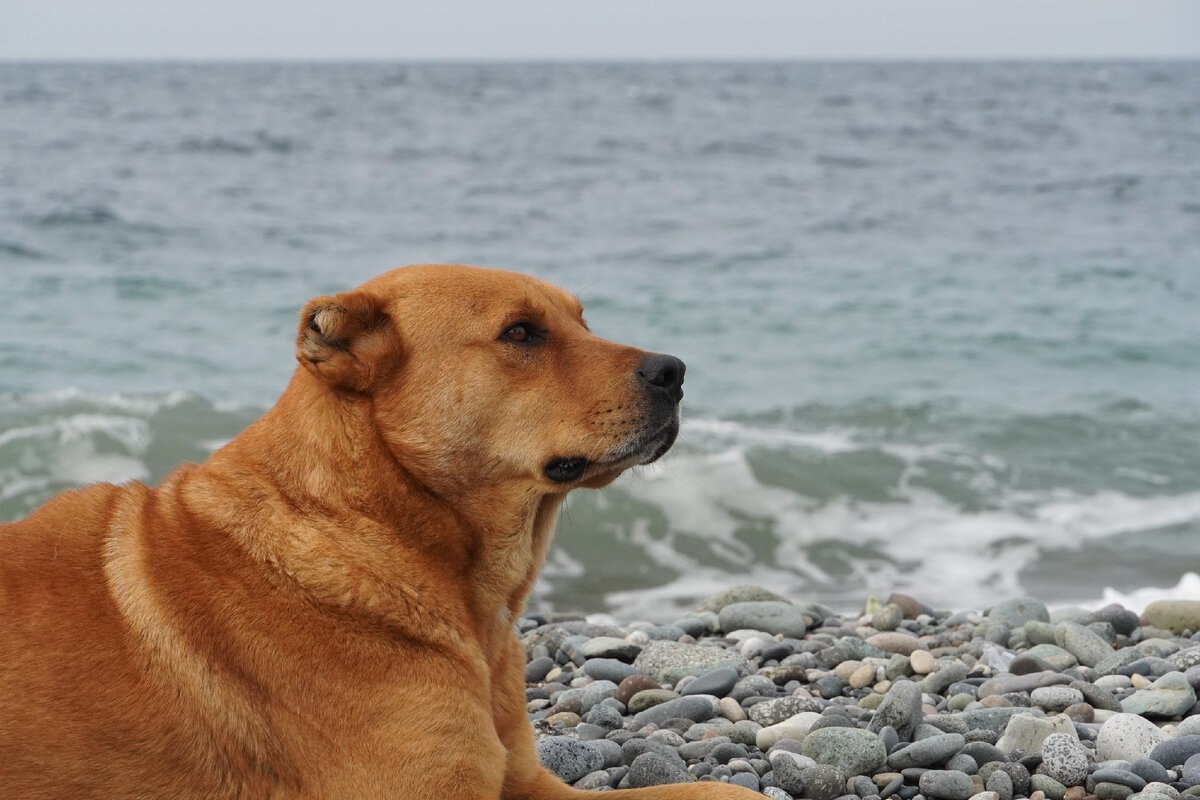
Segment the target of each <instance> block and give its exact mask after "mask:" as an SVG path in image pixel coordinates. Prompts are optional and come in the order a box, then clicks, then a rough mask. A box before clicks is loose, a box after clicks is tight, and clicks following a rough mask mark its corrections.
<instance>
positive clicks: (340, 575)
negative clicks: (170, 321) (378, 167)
mask: <svg viewBox="0 0 1200 800" xmlns="http://www.w3.org/2000/svg"><path fill="white" fill-rule="evenodd" d="M296 357H297V359H298V361H299V366H298V367H297V369H296V371H295V373H294V375H293V377H292V379H291V381H290V383H289V384H288V386H287V388H286V390H285V391H284V393H283V394H282V396H281V397H280V398H279V400H278V402H277V403H276V404H275V405H274V406H273V407H272V408H271V409H270V410H269V411H268V412H267V413H266V414H265V415H264V416H263V417H262V418H261V419H259V420H258V421H256V422H254V423H253V424H251V425H250V426H249V427H248V428H247V429H246V430H245V431H244V432H243V433H242V434H241V435H240V436H238V437H237V438H235V439H234V440H233V441H231V442H230V443H229V444H227V445H225V446H224V447H222V448H220V449H219V450H217V451H216V452H215V453H213V455H212V456H211V457H210V458H209V459H208V460H207V461H206V462H205V463H203V464H201V465H195V464H186V465H183V466H180V467H178V468H177V469H176V470H175V471H173V472H172V473H170V474H169V475H168V476H167V477H166V478H165V479H164V480H163V481H162V483H161V484H160V485H159V486H158V487H157V488H154V489H151V488H148V487H146V486H145V485H142V484H140V483H129V484H124V485H121V486H116V485H111V484H95V485H91V486H88V487H86V488H84V489H81V490H78V491H73V492H67V493H64V494H62V495H59V496H58V497H55V498H53V499H51V500H50V501H49V502H47V503H46V505H44V506H43V507H42V508H40V509H39V510H37V511H36V512H34V513H33V514H32V515H30V516H29V517H27V518H26V519H24V520H21V521H18V522H15V523H10V524H7V525H3V526H0V794H2V795H3V796H4V797H12V798H22V799H23V800H41V799H42V798H72V799H75V798H104V799H105V800H110V799H113V798H172V799H173V800H187V799H189V798H195V799H196V800H199V799H200V798H204V799H205V800H209V799H213V798H239V799H244V800H260V799H267V798H271V799H278V800H285V799H288V800H290V799H292V798H297V799H298V798H331V799H335V800H341V799H343V798H345V799H347V800H349V799H351V798H363V799H366V798H389V799H391V800H415V799H417V798H437V799H438V800H460V799H461V800H467V798H470V799H471V800H498V799H499V798H511V800H555V799H556V798H559V799H562V800H567V799H568V798H581V797H584V796H587V794H586V793H584V792H582V791H580V790H576V789H573V788H571V787H569V786H567V785H566V784H564V783H562V782H561V781H560V780H559V779H558V778H557V777H555V776H554V775H553V774H552V773H550V772H548V771H547V770H546V769H544V768H543V767H542V766H541V765H540V764H539V762H538V759H537V756H536V751H535V748H534V738H533V733H532V729H531V727H530V725H529V722H528V719H527V716H526V711H525V695H524V689H525V683H524V654H523V651H522V648H521V645H520V643H519V642H518V640H517V637H516V634H515V631H514V627H513V623H514V620H515V618H516V616H517V615H518V614H520V613H521V611H522V609H523V608H524V603H525V599H526V597H527V595H528V594H529V591H530V589H531V587H532V586H533V583H534V579H535V576H536V574H537V572H538V569H539V568H540V567H541V565H542V563H543V562H544V560H545V557H546V552H547V549H548V547H549V545H550V539H551V535H552V533H553V528H554V522H555V518H556V516H557V513H558V510H559V507H560V505H561V503H562V501H563V497H564V496H565V495H566V494H567V492H568V491H570V490H572V489H574V488H577V487H593V488H594V487H600V486H604V485H606V484H608V483H610V482H611V481H612V480H613V479H615V478H616V477H617V476H618V475H619V474H621V473H622V472H623V471H624V470H626V469H628V468H630V467H633V466H635V465H638V464H646V463H649V462H651V461H654V460H655V459H657V458H658V457H659V456H661V455H662V454H663V453H664V452H666V450H667V449H668V448H669V447H670V446H671V445H672V443H673V442H674V440H675V438H676V435H677V432H678V430H679V406H680V400H681V398H682V385H683V377H684V364H683V362H682V361H680V360H679V359H677V358H674V357H673V356H668V355H662V354H656V353H647V352H645V351H642V350H639V349H636V348H633V347H627V346H624V345H619V344H614V343H612V342H608V341H605V340H603V339H600V338H598V337H596V336H594V335H593V334H592V333H591V332H590V331H589V330H588V327H587V325H586V323H585V322H584V320H583V316H582V308H581V306H580V303H579V301H578V300H576V299H575V298H574V297H573V296H571V295H570V294H568V293H566V292H565V291H563V290H561V289H559V288H557V287H555V286H552V285H550V284H548V283H545V282H543V281H540V280H537V279H535V278H531V277H528V276H524V275H519V274H516V273H510V272H503V271H498V270H487V269H481V268H476V267H466V266H457V265H450V266H447V265H417V266H411V267H403V268H400V269H396V270H392V271H391V272H387V273H385V274H383V275H381V276H379V277H377V278H375V279H373V280H370V281H368V282H367V283H365V284H363V285H362V286H361V287H359V288H358V289H355V290H354V291H351V292H347V293H344V294H339V295H337V296H333V297H319V298H316V299H314V300H312V301H310V302H309V303H308V304H307V305H306V306H305V307H304V309H303V311H302V313H301V317H300V328H299V335H298V338H297V341H296ZM610 796H611V797H612V798H614V800H634V799H635V798H636V799H638V800H700V799H701V798H708V799H709V800H717V799H718V798H725V799H726V800H732V799H733V798H743V799H744V800H748V798H751V797H756V796H758V795H756V794H755V793H753V792H750V791H749V790H747V789H743V788H741V787H737V786H733V785H729V784H721V783H716V782H705V783H695V784H686V785H685V784H673V785H665V786H658V787H652V788H644V789H632V790H621V791H616V792H614V793H612V794H611V795H610Z"/></svg>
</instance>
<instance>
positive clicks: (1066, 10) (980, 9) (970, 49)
mask: <svg viewBox="0 0 1200 800" xmlns="http://www.w3.org/2000/svg"><path fill="white" fill-rule="evenodd" d="M1181 57H1182V58H1200V0H426V2H416V1H415V0H275V1H274V2H271V1H270V0H0V59H95V58H100V59H144V58H154V59H164V58H165V59H422V60H424V59H626V58H633V59H704V58H722V59H754V58H1181Z"/></svg>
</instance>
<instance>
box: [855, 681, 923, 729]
mask: <svg viewBox="0 0 1200 800" xmlns="http://www.w3.org/2000/svg"><path fill="white" fill-rule="evenodd" d="M922 716H923V715H922V712H921V687H920V686H919V685H917V684H916V683H913V682H912V681H896V682H895V683H893V684H892V686H891V688H890V689H888V691H887V694H885V695H884V697H883V702H882V703H880V704H879V707H878V708H877V709H875V716H874V717H872V718H871V722H870V723H869V724H868V725H867V730H869V731H871V732H872V733H879V731H880V730H882V729H883V727H884V726H885V725H886V726H890V727H892V728H893V729H895V731H896V733H897V734H898V735H899V736H900V739H901V740H902V741H905V742H908V741H912V735H913V731H915V730H916V728H917V725H919V724H920V723H921V719H922Z"/></svg>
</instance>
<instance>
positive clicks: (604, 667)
mask: <svg viewBox="0 0 1200 800" xmlns="http://www.w3.org/2000/svg"><path fill="white" fill-rule="evenodd" d="M530 663H531V664H532V663H533V662H530ZM583 673H584V674H585V675H587V676H589V677H591V678H595V679H596V680H601V681H612V682H613V683H620V682H621V681H623V680H625V679H626V678H628V677H629V676H630V675H634V674H636V673H637V670H636V669H634V668H633V666H632V665H630V664H626V663H625V662H624V661H618V660H617V659H615V658H589V659H588V660H587V661H585V662H583ZM526 680H528V678H526ZM537 680H541V679H540V678H538V679H537Z"/></svg>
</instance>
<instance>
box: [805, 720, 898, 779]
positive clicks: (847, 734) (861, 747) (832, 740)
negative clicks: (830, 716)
mask: <svg viewBox="0 0 1200 800" xmlns="http://www.w3.org/2000/svg"><path fill="white" fill-rule="evenodd" d="M804 755H806V756H808V757H809V758H811V759H812V760H814V761H816V762H817V763H818V764H829V765H831V766H833V767H836V768H837V769H838V771H839V772H841V773H842V774H843V775H870V774H872V773H874V772H875V771H876V770H878V769H879V768H881V767H882V766H883V765H884V764H885V763H886V762H887V752H886V751H885V750H884V749H883V743H882V742H880V741H879V737H878V736H876V735H875V734H873V733H871V732H870V731H865V730H861V729H859V728H822V729H820V730H815V731H812V732H811V733H809V734H808V735H807V736H805V737H804Z"/></svg>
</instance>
